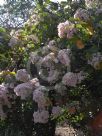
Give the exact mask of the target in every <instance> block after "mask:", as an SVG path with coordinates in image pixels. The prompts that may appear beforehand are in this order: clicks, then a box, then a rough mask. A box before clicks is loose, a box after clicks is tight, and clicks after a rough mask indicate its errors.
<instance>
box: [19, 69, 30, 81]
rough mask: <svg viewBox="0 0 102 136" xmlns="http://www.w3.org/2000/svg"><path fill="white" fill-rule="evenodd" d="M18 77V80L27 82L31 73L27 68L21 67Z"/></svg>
mask: <svg viewBox="0 0 102 136" xmlns="http://www.w3.org/2000/svg"><path fill="white" fill-rule="evenodd" d="M16 79H17V80H18V81H22V82H27V81H29V80H30V75H29V74H28V72H27V71H26V69H20V70H18V71H17V74H16Z"/></svg>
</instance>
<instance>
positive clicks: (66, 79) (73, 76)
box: [62, 72, 85, 87]
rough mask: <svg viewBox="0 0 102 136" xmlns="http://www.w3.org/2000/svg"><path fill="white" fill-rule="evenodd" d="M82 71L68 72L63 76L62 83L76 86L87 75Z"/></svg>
mask: <svg viewBox="0 0 102 136" xmlns="http://www.w3.org/2000/svg"><path fill="white" fill-rule="evenodd" d="M82 73H83V72H80V73H73V72H68V73H66V74H65V75H64V76H63V78H62V83H63V84H64V85H67V86H71V87H76V85H77V84H79V83H81V81H82V80H84V79H85V75H83V74H82Z"/></svg>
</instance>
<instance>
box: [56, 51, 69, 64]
mask: <svg viewBox="0 0 102 136" xmlns="http://www.w3.org/2000/svg"><path fill="white" fill-rule="evenodd" d="M57 57H58V59H59V61H60V62H61V63H62V64H64V65H66V66H70V62H71V60H70V58H71V51H70V49H63V50H60V51H59V53H58V56H57Z"/></svg>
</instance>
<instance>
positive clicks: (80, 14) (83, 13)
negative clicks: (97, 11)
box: [74, 8, 90, 21]
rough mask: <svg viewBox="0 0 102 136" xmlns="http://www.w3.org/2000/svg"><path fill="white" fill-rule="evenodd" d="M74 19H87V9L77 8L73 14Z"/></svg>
mask: <svg viewBox="0 0 102 136" xmlns="http://www.w3.org/2000/svg"><path fill="white" fill-rule="evenodd" d="M74 18H75V19H80V20H83V21H88V20H89V19H90V17H89V14H88V12H87V10H85V9H82V8H79V9H78V10H77V11H76V13H75V14H74Z"/></svg>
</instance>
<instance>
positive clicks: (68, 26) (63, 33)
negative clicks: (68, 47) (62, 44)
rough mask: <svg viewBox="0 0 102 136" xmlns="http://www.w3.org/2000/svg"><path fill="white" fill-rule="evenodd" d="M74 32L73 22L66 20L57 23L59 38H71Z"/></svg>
mask: <svg viewBox="0 0 102 136" xmlns="http://www.w3.org/2000/svg"><path fill="white" fill-rule="evenodd" d="M75 33H76V28H75V25H74V24H73V23H71V22H70V21H66V22H63V23H60V24H59V25H58V36H59V37H60V38H68V39H71V38H72V37H73V36H74V34H75Z"/></svg>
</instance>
